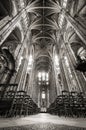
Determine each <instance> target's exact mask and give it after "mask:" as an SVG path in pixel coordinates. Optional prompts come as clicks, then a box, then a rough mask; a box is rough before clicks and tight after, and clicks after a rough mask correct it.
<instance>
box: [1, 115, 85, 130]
mask: <svg viewBox="0 0 86 130" xmlns="http://www.w3.org/2000/svg"><path fill="white" fill-rule="evenodd" d="M16 126H18V127H16ZM8 127H10V128H8ZM75 127H76V128H75ZM79 127H80V128H79ZM2 128H4V129H2ZM5 128H6V129H5ZM21 128H22V129H21ZM83 128H84V129H83ZM0 130H86V119H85V118H65V117H58V116H54V115H50V114H45V113H40V114H37V115H32V116H28V117H22V118H19V117H17V118H9V119H0Z"/></svg>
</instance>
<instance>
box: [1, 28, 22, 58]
mask: <svg viewBox="0 0 86 130" xmlns="http://www.w3.org/2000/svg"><path fill="white" fill-rule="evenodd" d="M21 39H22V35H21V32H20V30H19V28H18V27H16V28H15V29H14V30H13V31H12V33H11V34H10V35H9V36H8V38H7V39H6V40H5V41H4V43H3V44H2V45H1V48H3V47H5V48H7V49H8V50H9V51H10V53H12V54H13V56H14V57H15V55H16V54H15V53H17V52H16V51H18V50H19V48H20V46H21Z"/></svg>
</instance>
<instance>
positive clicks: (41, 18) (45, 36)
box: [26, 0, 61, 70]
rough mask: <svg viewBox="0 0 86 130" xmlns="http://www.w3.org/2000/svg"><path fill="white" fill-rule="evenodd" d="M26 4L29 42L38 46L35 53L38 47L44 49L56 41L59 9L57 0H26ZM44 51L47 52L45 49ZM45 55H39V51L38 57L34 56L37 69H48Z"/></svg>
mask: <svg viewBox="0 0 86 130" xmlns="http://www.w3.org/2000/svg"><path fill="white" fill-rule="evenodd" d="M26 4H27V5H28V6H27V11H28V15H29V17H30V27H29V29H30V30H31V34H32V37H31V42H32V44H33V45H35V46H36V45H38V46H39V50H37V53H38V51H40V49H41V50H42V51H45V49H46V48H48V47H49V46H52V47H53V45H54V44H55V43H56V31H58V30H59V26H58V16H59V12H60V10H61V8H60V5H59V2H58V1H57V0H53V1H52V0H47V1H46V0H42V1H41V0H35V1H33V0H30V1H28V0H27V2H26ZM56 15H57V17H56ZM51 50H52V49H51ZM46 52H48V50H47V49H46ZM46 56H47V54H46ZM46 56H41V53H40V54H39V58H37V57H36V58H37V60H36V66H37V69H42V70H43V69H44V70H45V69H47V70H49V69H50V65H51V63H50V61H49V59H47V58H46ZM49 64H50V65H49Z"/></svg>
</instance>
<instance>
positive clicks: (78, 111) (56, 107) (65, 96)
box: [47, 91, 86, 117]
mask: <svg viewBox="0 0 86 130" xmlns="http://www.w3.org/2000/svg"><path fill="white" fill-rule="evenodd" d="M47 112H48V113H51V114H57V115H59V116H65V117H67V116H70V117H86V95H85V94H84V93H82V92H80V93H78V92H74V91H73V92H68V91H62V94H61V95H59V96H57V98H56V99H55V101H54V102H53V103H52V104H51V105H50V106H49V108H48V109H47Z"/></svg>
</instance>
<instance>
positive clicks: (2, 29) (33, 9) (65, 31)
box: [0, 0, 86, 118]
mask: <svg viewBox="0 0 86 130" xmlns="http://www.w3.org/2000/svg"><path fill="white" fill-rule="evenodd" d="M37 113H50V114H51V115H53V114H54V115H57V116H65V117H72V118H74V117H79V118H80V117H86V0H0V118H2V117H3V118H8V117H9V118H14V117H17V116H19V117H21V116H30V115H34V114H37Z"/></svg>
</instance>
